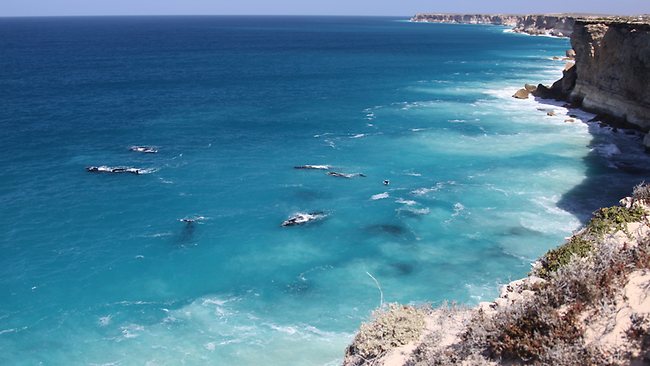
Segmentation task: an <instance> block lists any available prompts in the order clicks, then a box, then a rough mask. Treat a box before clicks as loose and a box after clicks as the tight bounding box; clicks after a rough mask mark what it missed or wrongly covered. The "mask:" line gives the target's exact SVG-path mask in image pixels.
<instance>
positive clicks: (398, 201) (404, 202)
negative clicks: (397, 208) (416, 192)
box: [395, 198, 417, 206]
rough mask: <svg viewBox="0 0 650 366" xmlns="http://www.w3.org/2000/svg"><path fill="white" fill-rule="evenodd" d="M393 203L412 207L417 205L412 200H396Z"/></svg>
mask: <svg viewBox="0 0 650 366" xmlns="http://www.w3.org/2000/svg"><path fill="white" fill-rule="evenodd" d="M395 202H396V203H401V204H404V205H407V206H413V205H416V204H417V202H415V201H413V200H405V199H403V198H398V199H397V200H395Z"/></svg>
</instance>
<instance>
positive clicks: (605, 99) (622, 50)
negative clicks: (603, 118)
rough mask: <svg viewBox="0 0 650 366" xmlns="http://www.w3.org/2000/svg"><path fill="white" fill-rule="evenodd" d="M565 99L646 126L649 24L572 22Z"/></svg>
mask: <svg viewBox="0 0 650 366" xmlns="http://www.w3.org/2000/svg"><path fill="white" fill-rule="evenodd" d="M571 45H572V46H573V49H574V50H575V51H576V73H577V79H576V82H575V87H574V89H573V91H572V92H571V94H570V100H571V101H574V102H577V103H581V104H582V106H583V108H585V109H587V110H590V111H594V112H597V113H605V114H608V115H611V116H614V117H617V118H619V119H622V120H624V121H626V122H629V123H632V124H634V125H636V126H638V127H640V128H641V129H643V130H645V131H648V130H650V25H648V24H634V23H622V22H620V23H619V22H595V21H585V20H579V21H576V24H575V27H574V31H573V35H572V37H571Z"/></svg>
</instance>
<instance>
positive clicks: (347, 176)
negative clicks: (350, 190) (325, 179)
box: [327, 172, 366, 178]
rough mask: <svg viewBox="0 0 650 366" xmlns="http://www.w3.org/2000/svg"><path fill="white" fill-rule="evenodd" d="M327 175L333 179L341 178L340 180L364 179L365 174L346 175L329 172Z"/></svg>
mask: <svg viewBox="0 0 650 366" xmlns="http://www.w3.org/2000/svg"><path fill="white" fill-rule="evenodd" d="M327 175H329V176H332V177H339V178H353V177H364V178H365V176H366V175H365V174H363V173H352V174H346V173H339V172H327Z"/></svg>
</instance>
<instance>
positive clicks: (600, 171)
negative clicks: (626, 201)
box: [557, 122, 650, 225]
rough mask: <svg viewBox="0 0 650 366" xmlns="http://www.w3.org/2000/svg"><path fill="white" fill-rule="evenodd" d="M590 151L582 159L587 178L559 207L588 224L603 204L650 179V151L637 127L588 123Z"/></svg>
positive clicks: (567, 194)
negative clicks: (646, 149) (636, 129)
mask: <svg viewBox="0 0 650 366" xmlns="http://www.w3.org/2000/svg"><path fill="white" fill-rule="evenodd" d="M588 129H589V133H590V134H591V136H592V138H591V141H590V142H589V144H588V145H587V146H588V147H589V149H590V150H591V151H590V152H589V154H587V156H585V157H584V158H582V160H583V162H584V164H585V168H586V170H585V177H584V179H583V180H582V182H580V184H578V185H576V186H575V187H573V188H571V189H570V190H569V191H568V192H566V193H564V194H563V195H562V197H561V198H560V200H559V202H558V204H557V206H558V207H559V208H561V209H563V210H565V211H567V212H570V213H571V214H573V215H575V216H576V217H577V218H578V219H579V220H580V221H581V223H582V224H583V225H584V224H586V223H587V222H588V221H589V219H590V218H591V215H592V212H594V211H595V210H597V209H598V208H600V207H608V206H613V205H617V204H618V201H619V200H620V199H621V198H623V197H626V196H630V195H631V194H632V189H633V187H634V186H635V185H637V184H639V183H640V182H642V181H646V182H650V154H648V153H646V152H645V150H644V148H643V145H642V143H641V141H642V138H643V135H642V134H641V133H640V132H638V131H634V130H627V129H621V128H615V127H608V126H605V125H603V124H601V123H600V122H588Z"/></svg>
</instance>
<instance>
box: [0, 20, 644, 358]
mask: <svg viewBox="0 0 650 366" xmlns="http://www.w3.org/2000/svg"><path fill="white" fill-rule="evenodd" d="M568 47H569V43H568V41H567V40H565V39H554V38H547V37H530V36H524V35H517V34H512V33H504V28H501V27H494V26H470V25H442V24H412V23H408V22H404V21H402V20H401V19H394V18H356V17H125V18H118V17H115V18H111V17H107V18H14V19H10V18H4V19H0V50H1V52H0V54H1V55H2V56H0V97H1V98H0V106H1V108H0V123H1V124H2V127H3V128H2V133H1V134H0V151H1V152H2V154H0V205H1V206H2V209H1V210H0V215H1V216H0V235H1V236H0V245H1V249H2V252H3V255H2V256H1V257H0V294H2V299H1V300H0V349H2V352H0V364H6V365H9V364H11V365H34V364H44V365H179V364H186V365H203V364H219V365H260V364H265V365H326V364H327V365H335V364H337V363H339V362H340V360H341V359H342V355H343V352H344V348H345V346H346V344H347V343H348V342H349V341H350V340H351V338H352V337H353V335H354V331H355V329H356V328H357V327H358V325H359V324H360V322H361V321H363V320H365V319H367V318H368V315H369V314H370V312H371V311H372V310H373V309H375V308H376V307H377V306H379V304H380V300H381V296H383V300H384V301H385V302H393V301H399V302H404V303H425V302H431V303H434V304H436V303H440V302H441V301H443V300H444V299H448V300H451V301H456V302H460V303H466V304H475V303H477V302H479V301H486V300H489V299H491V298H493V297H494V296H495V295H496V294H497V291H498V286H499V285H500V284H503V283H505V282H507V281H509V280H511V279H516V278H519V277H521V276H523V275H525V274H526V273H527V272H528V270H529V268H530V263H531V261H533V260H534V259H535V258H536V257H538V256H539V255H540V254H542V253H544V252H545V251H546V250H547V249H548V248H550V247H553V246H555V245H557V244H558V243H560V242H561V241H562V239H563V238H564V237H566V236H567V235H569V234H570V233H571V232H572V230H575V229H576V228H577V227H579V226H580V224H581V220H584V219H585V217H586V216H587V215H588V214H589V212H590V211H591V210H593V209H595V208H596V207H598V206H600V205H603V204H612V203H614V202H615V201H616V199H617V198H618V197H620V196H622V195H624V194H625V193H627V192H628V191H629V190H630V187H631V186H632V185H633V184H635V183H638V182H639V181H640V180H642V179H643V178H645V177H647V176H648V170H647V167H648V166H650V165H649V164H648V160H647V158H646V157H644V156H643V155H642V152H641V150H640V148H638V140H639V136H638V135H635V134H626V133H624V132H621V131H619V132H614V131H612V130H611V129H607V128H600V127H598V126H597V125H595V124H585V123H582V122H580V121H579V120H578V121H577V122H575V123H565V122H564V120H565V119H567V118H569V117H567V116H566V114H573V113H579V112H576V111H567V110H566V109H564V108H562V107H561V103H555V104H549V103H544V102H540V101H534V100H526V101H519V100H515V99H513V98H511V97H510V96H511V95H512V93H513V92H514V91H515V90H516V89H517V88H519V87H521V86H522V85H523V83H524V82H532V83H536V82H545V83H549V82H552V81H553V80H555V79H557V78H559V76H560V75H561V71H560V70H561V68H562V67H563V62H561V61H554V60H552V56H556V55H560V56H561V55H563V54H564V50H565V49H566V48H568ZM539 109H543V110H539ZM546 109H553V110H555V111H556V116H547V114H546ZM578 117H580V118H582V119H583V120H587V119H589V118H590V116H589V115H588V114H584V113H579V116H578ZM131 145H153V146H156V147H157V148H158V150H159V152H158V153H156V154H143V153H137V152H133V151H129V147H130V146H131ZM302 164H319V165H330V166H331V167H332V170H335V171H337V172H342V173H363V174H364V175H365V177H354V178H350V179H346V178H338V177H332V176H328V175H327V174H326V171H322V170H296V169H293V167H294V166H296V165H302ZM91 165H94V166H98V165H107V166H128V167H136V168H142V169H150V171H149V172H150V173H149V174H142V175H133V174H91V173H88V172H86V171H85V167H87V166H91ZM385 179H386V180H389V181H390V185H384V184H383V183H382V181H383V180H385ZM312 211H323V212H325V213H326V214H327V217H326V218H325V219H324V220H321V221H319V222H315V223H311V224H308V225H304V226H298V227H281V226H280V224H281V223H282V221H284V220H286V219H287V218H288V217H289V216H291V215H292V214H294V213H297V212H312ZM183 218H201V219H199V220H197V221H196V222H194V223H192V224H188V223H184V222H181V221H179V220H180V219H183ZM373 278H374V279H373ZM375 279H376V280H377V281H378V283H379V286H380V289H381V294H380V290H379V288H378V286H377V284H376V283H375Z"/></svg>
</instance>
